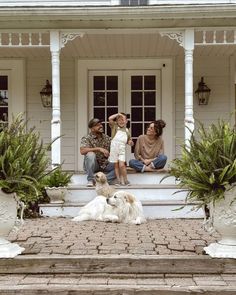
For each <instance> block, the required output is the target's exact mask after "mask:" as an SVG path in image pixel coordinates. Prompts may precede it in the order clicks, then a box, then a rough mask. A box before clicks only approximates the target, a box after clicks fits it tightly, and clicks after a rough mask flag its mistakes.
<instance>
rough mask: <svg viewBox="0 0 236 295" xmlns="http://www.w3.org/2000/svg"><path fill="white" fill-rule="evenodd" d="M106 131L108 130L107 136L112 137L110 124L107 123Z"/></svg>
mask: <svg viewBox="0 0 236 295" xmlns="http://www.w3.org/2000/svg"><path fill="white" fill-rule="evenodd" d="M104 130H107V132H106V134H107V135H108V136H111V128H110V126H109V124H108V123H106V129H104Z"/></svg>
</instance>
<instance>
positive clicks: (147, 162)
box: [142, 159, 152, 166]
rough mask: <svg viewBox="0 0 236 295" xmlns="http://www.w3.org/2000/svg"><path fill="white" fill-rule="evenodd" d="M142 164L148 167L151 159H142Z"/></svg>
mask: <svg viewBox="0 0 236 295" xmlns="http://www.w3.org/2000/svg"><path fill="white" fill-rule="evenodd" d="M142 162H143V163H144V164H145V165H146V166H148V165H149V164H150V163H151V162H152V159H143V160H142Z"/></svg>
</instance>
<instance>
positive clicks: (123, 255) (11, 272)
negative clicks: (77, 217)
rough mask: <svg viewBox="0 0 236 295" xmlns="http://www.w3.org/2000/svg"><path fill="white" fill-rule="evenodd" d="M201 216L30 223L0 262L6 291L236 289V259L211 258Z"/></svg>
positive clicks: (0, 286) (0, 285)
mask: <svg viewBox="0 0 236 295" xmlns="http://www.w3.org/2000/svg"><path fill="white" fill-rule="evenodd" d="M217 237H218V235H217V234H213V235H210V234H209V233H208V232H206V231H205V230H204V228H203V226H202V220H199V219H161V220H149V221H148V222H147V223H145V224H142V225H139V226H136V225H127V224H113V223H103V222H94V221H87V222H82V223H76V222H73V221H72V220H71V219H68V218H39V219H31V220H26V221H25V223H24V225H23V226H22V227H21V228H20V230H19V231H18V232H11V233H10V235H9V240H10V241H12V242H17V243H18V244H19V245H20V246H22V247H24V248H25V251H24V252H23V253H22V255H19V256H17V257H15V258H14V259H0V294H1V295H2V294H8V295H9V294H42V293H43V294H63V295H64V294H82V295H84V294H100V295H103V294H104V295H105V294H107V295H108V294H109V295H118V294H119V295H121V294H125V295H131V294H132V295H133V294H140V295H145V294H149V295H150V294H153V295H154V294H163V295H164V294H169V295H170V294H179V295H180V294H181V295H182V294H199V293H201V294H211V295H213V294H220V295H222V294H230V295H233V294H236V259H216V258H214V259H212V258H210V257H209V256H208V255H205V253H204V249H203V247H205V246H206V245H209V243H211V242H214V241H215V240H216V239H217Z"/></svg>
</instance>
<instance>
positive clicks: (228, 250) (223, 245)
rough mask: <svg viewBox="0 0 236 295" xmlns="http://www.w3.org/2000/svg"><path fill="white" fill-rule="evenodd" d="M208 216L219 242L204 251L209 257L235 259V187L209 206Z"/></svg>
mask: <svg viewBox="0 0 236 295" xmlns="http://www.w3.org/2000/svg"><path fill="white" fill-rule="evenodd" d="M210 216H211V217H210V218H211V221H212V226H213V228H214V229H215V230H216V231H217V232H218V233H219V234H220V235H221V240H220V241H218V242H217V243H212V244H210V245H209V246H208V247H205V248H204V250H205V251H206V253H207V254H209V255H210V256H211V257H224V258H236V186H234V187H233V188H232V189H230V190H228V191H226V192H225V199H223V200H221V201H219V202H216V203H215V206H214V205H213V204H211V206H210Z"/></svg>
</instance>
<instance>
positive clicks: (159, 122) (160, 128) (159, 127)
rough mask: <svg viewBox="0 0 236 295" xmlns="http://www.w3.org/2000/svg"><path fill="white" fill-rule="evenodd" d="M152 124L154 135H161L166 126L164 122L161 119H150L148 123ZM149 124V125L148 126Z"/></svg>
mask: <svg viewBox="0 0 236 295" xmlns="http://www.w3.org/2000/svg"><path fill="white" fill-rule="evenodd" d="M152 123H153V124H154V130H155V132H156V137H159V136H161V135H162V133H163V128H165V126H166V122H165V121H163V120H155V121H152V122H151V123H150V124H152ZM150 124H149V126H150Z"/></svg>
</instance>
